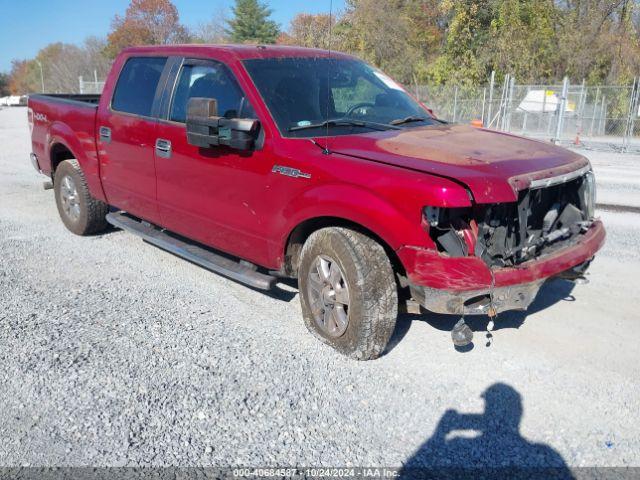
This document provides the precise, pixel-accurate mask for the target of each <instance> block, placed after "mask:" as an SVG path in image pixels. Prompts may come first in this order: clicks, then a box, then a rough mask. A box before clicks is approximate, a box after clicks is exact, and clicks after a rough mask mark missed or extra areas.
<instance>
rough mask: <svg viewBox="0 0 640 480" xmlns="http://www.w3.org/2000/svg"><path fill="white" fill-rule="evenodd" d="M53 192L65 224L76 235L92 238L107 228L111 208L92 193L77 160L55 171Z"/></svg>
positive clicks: (62, 163)
mask: <svg viewBox="0 0 640 480" xmlns="http://www.w3.org/2000/svg"><path fill="white" fill-rule="evenodd" d="M53 191H54V194H55V197H56V205H57V207H58V213H59V214H60V219H61V220H62V223H64V225H65V226H66V227H67V228H68V229H69V230H70V231H71V232H73V233H75V234H76V235H91V234H93V233H98V232H101V231H103V230H105V229H106V228H107V227H108V223H107V220H106V218H105V217H106V215H107V213H109V206H108V205H107V204H106V203H104V202H101V201H100V200H97V199H95V198H93V197H92V196H91V194H90V193H89V187H87V182H86V180H85V178H84V173H82V169H81V168H80V165H79V164H78V161H77V160H75V159H70V160H65V161H63V162H61V163H60V165H58V168H56V172H55V176H54V181H53Z"/></svg>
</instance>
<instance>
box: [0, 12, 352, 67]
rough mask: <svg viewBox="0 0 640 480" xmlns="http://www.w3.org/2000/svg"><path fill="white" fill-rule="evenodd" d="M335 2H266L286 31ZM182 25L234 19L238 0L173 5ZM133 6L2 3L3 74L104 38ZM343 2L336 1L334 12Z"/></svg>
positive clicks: (0, 52) (0, 53) (0, 54)
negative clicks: (53, 50) (59, 47)
mask: <svg viewBox="0 0 640 480" xmlns="http://www.w3.org/2000/svg"><path fill="white" fill-rule="evenodd" d="M329 2H330V0H313V1H309V0H267V2H266V3H267V4H268V5H269V6H270V7H271V8H272V9H273V14H272V18H273V20H275V21H276V22H278V23H279V24H280V27H281V28H287V26H288V25H289V21H290V20H291V19H292V18H293V17H294V16H295V14H296V13H300V12H308V13H320V12H324V13H326V12H328V11H329ZM173 3H174V5H175V6H176V7H177V8H178V12H179V13H180V21H181V22H182V23H183V24H185V25H187V26H190V27H191V26H195V25H197V24H198V23H204V22H207V21H209V20H210V19H211V17H212V16H213V15H214V14H216V13H218V12H220V11H226V12H227V13H229V11H230V6H231V5H233V3H234V2H233V0H173ZM128 5H129V0H100V1H98V0H86V1H72V0H48V1H47V0H0V72H8V71H9V69H10V68H11V60H12V59H14V58H18V59H27V58H33V57H34V56H35V55H36V53H37V52H38V50H40V49H41V48H42V47H44V46H45V45H47V44H49V43H53V42H65V43H81V42H82V41H83V40H84V39H85V38H86V37H88V36H91V35H94V36H99V37H100V36H105V35H106V34H107V33H108V31H109V27H110V25H111V20H112V19H113V16H114V15H115V14H116V13H117V14H120V15H123V14H124V12H125V10H126V8H127V6H128ZM343 8H344V0H333V9H334V11H338V10H340V9H343Z"/></svg>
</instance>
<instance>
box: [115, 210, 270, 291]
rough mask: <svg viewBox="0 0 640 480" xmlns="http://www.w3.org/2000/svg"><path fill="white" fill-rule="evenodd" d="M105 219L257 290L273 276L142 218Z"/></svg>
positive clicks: (265, 286) (120, 215) (119, 216)
mask: <svg viewBox="0 0 640 480" xmlns="http://www.w3.org/2000/svg"><path fill="white" fill-rule="evenodd" d="M107 222H109V223H110V224H111V225H113V226H114V227H117V228H121V229H122V230H126V231H128V232H131V233H133V234H134V235H138V236H139V237H142V239H143V240H145V241H147V242H149V243H151V244H153V245H155V246H156V247H159V248H161V249H163V250H166V251H168V252H170V253H173V254H174V255H177V256H179V257H182V258H184V259H186V260H189V261H190V262H193V263H195V264H197V265H200V266H201V267H204V268H206V269H207V270H211V271H212V272H216V273H219V274H220V275H224V276H225V277H228V278H231V279H232V280H235V281H237V282H240V283H244V284H246V285H249V286H250V287H253V288H257V289H260V290H271V289H272V288H273V287H274V285H275V283H276V277H272V276H271V275H266V274H264V273H260V272H257V271H256V270H255V269H254V268H253V266H252V265H251V264H248V265H245V264H243V263H240V262H236V261H234V260H231V259H229V258H227V257H223V256H222V255H218V254H216V253H214V252H212V251H211V250H209V249H207V248H205V247H201V246H199V245H197V244H194V243H189V242H188V241H185V240H181V239H179V238H176V237H174V236H172V235H169V234H168V233H166V232H165V230H161V229H160V228H158V227H155V226H153V225H151V224H149V223H147V222H142V221H140V220H136V219H135V218H132V217H130V216H129V215H127V214H125V213H122V212H112V213H109V214H107Z"/></svg>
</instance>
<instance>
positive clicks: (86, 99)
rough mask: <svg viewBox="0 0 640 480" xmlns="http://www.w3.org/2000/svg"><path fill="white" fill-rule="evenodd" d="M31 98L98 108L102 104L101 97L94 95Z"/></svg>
mask: <svg viewBox="0 0 640 480" xmlns="http://www.w3.org/2000/svg"><path fill="white" fill-rule="evenodd" d="M29 98H32V99H35V100H44V101H48V102H51V101H53V102H60V103H72V104H74V105H79V106H86V107H93V108H95V107H97V106H98V103H99V102H100V95H99V94H93V93H87V94H82V93H47V94H44V93H38V94H34V95H29Z"/></svg>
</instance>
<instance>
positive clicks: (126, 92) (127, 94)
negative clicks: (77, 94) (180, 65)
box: [111, 57, 167, 117]
mask: <svg viewBox="0 0 640 480" xmlns="http://www.w3.org/2000/svg"><path fill="white" fill-rule="evenodd" d="M165 63H167V58H166V57H132V58H130V59H129V60H127V63H125V65H124V67H123V68H122V72H120V77H118V83H117V84H116V88H115V91H114V92H113V98H112V99H111V108H112V109H113V110H117V111H119V112H125V113H133V114H135V115H142V116H144V117H150V116H151V110H152V108H153V99H154V98H155V95H156V88H157V87H158V82H159V81H160V77H161V76H162V70H163V69H164V65H165Z"/></svg>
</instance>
